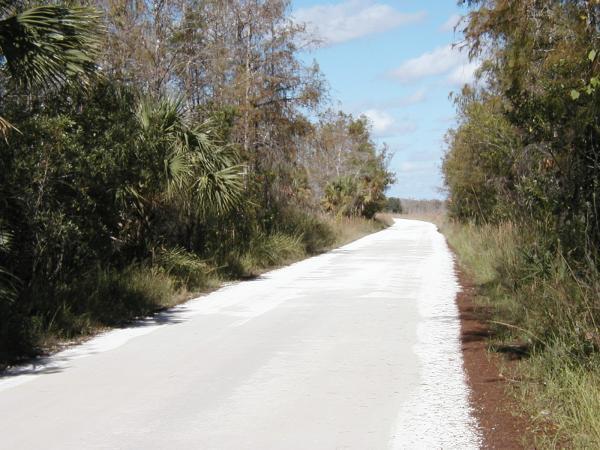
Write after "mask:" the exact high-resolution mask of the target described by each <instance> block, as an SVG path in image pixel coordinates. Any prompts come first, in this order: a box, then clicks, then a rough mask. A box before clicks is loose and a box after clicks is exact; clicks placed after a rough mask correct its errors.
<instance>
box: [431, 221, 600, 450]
mask: <svg viewBox="0 0 600 450" xmlns="http://www.w3.org/2000/svg"><path fill="white" fill-rule="evenodd" d="M438 225H439V226H440V229H441V231H442V232H443V233H444V234H445V235H446V237H447V239H448V242H449V244H450V245H451V246H452V248H453V249H454V250H455V252H456V254H457V258H458V262H459V264H460V266H461V268H462V269H463V270H464V271H465V273H466V274H467V275H468V276H469V277H470V278H471V279H472V280H473V281H474V282H475V284H476V286H477V293H478V294H477V298H476V301H477V303H478V304H479V306H480V307H481V309H482V311H483V310H485V312H486V316H488V317H489V321H490V327H491V330H492V336H493V338H492V340H491V342H490V348H491V349H493V350H494V349H495V350H498V351H503V352H506V351H509V352H510V351H513V350H514V351H516V350H518V351H519V352H520V353H519V355H520V356H521V359H520V360H519V362H518V363H517V364H516V365H515V366H513V367H511V369H510V370H511V371H512V372H514V373H511V374H510V377H511V379H512V380H513V381H514V382H513V383H511V384H510V386H511V388H510V391H511V393H512V394H513V395H514V396H515V397H516V398H517V399H518V400H519V402H520V404H522V405H523V413H525V414H527V415H529V416H530V417H531V418H532V420H533V423H534V425H536V426H537V427H536V428H537V430H536V432H534V433H533V436H531V437H530V439H531V440H532V441H531V442H528V443H527V444H528V445H529V446H534V447H535V448H565V447H568V448H582V449H584V448H585V449H587V448H600V413H599V412H600V334H599V332H600V330H599V329H598V325H597V324H598V323H599V318H600V317H599V313H600V300H599V299H600V278H599V277H598V273H597V270H596V264H595V263H594V262H593V261H592V260H591V259H590V260H589V261H588V263H587V264H581V265H580V266H579V267H573V266H572V265H570V264H569V263H568V262H567V260H566V259H565V258H564V257H563V255H562V254H561V253H560V251H557V252H556V253H555V254H551V253H548V252H547V251H542V250H541V249H540V248H539V247H538V246H537V245H536V239H534V238H535V237H536V235H535V234H534V233H536V231H535V230H526V229H522V228H519V227H517V226H515V225H514V224H511V223H504V224H500V225H474V224H460V223H455V222H452V221H449V220H441V221H439V222H438Z"/></svg>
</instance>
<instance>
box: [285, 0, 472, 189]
mask: <svg viewBox="0 0 600 450" xmlns="http://www.w3.org/2000/svg"><path fill="white" fill-rule="evenodd" d="M464 13H465V11H464V9H462V8H460V7H458V6H457V4H456V1H455V0H436V1H411V0H396V1H386V0H342V1H339V0H337V1H329V2H326V1H317V0H294V1H293V15H294V17H295V19H296V20H297V21H302V22H305V23H307V27H308V28H309V30H311V31H312V32H313V33H315V34H316V35H318V36H319V37H320V39H321V40H322V42H323V44H322V46H321V47H320V48H318V49H317V50H315V51H312V52H310V53H308V54H305V55H303V58H305V59H306V60H307V61H312V60H313V59H315V60H316V61H317V62H318V64H319V65H320V67H321V70H322V71H323V73H324V74H325V76H326V78H327V80H328V81H329V84H330V88H331V97H332V100H333V102H334V103H333V106H334V107H336V108H339V109H343V110H344V111H346V112H351V113H353V114H355V115H360V114H365V115H367V116H368V117H369V118H370V119H371V122H372V124H373V134H374V135H375V137H376V140H377V141H378V142H385V143H387V144H388V145H389V147H390V149H391V151H392V152H393V153H394V158H393V160H392V163H391V169H392V170H393V171H394V172H395V173H396V176H397V182H396V184H395V185H394V186H392V187H391V188H390V189H389V191H388V195H392V196H399V197H409V198H442V197H443V196H444V194H443V192H441V191H440V188H441V187H442V178H441V174H440V165H441V158H442V155H443V148H444V145H443V137H444V134H445V132H446V130H447V129H448V128H449V127H451V126H453V123H454V116H455V111H454V107H453V105H452V102H451V101H450V100H449V99H448V94H449V93H450V92H451V91H455V90H458V89H460V87H461V86H462V85H463V84H464V83H465V82H469V81H471V79H472V74H473V71H474V69H475V67H474V64H472V63H469V61H468V59H467V56H466V54H465V52H463V51H460V50H459V49H458V48H453V47H452V44H453V43H455V42H458V41H459V40H460V35H459V34H457V33H454V31H453V26H454V24H455V23H456V22H457V20H458V19H459V18H460V15H461V14H464Z"/></svg>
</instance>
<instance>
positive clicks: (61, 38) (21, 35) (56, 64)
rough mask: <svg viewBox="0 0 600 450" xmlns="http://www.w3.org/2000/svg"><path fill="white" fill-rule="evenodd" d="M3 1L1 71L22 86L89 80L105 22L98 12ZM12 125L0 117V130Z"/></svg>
mask: <svg viewBox="0 0 600 450" xmlns="http://www.w3.org/2000/svg"><path fill="white" fill-rule="evenodd" d="M21 4H22V2H19V1H15V0H12V1H11V0H0V70H2V71H3V72H5V73H6V74H7V77H8V80H9V81H10V82H11V83H14V84H15V85H16V86H17V87H19V88H21V89H25V90H27V89H32V88H37V89H40V88H41V89H46V88H49V87H56V86H60V85H62V84H64V83H65V82H67V81H68V80H77V81H79V82H83V83H85V82H86V81H87V79H88V77H89V75H91V74H93V73H95V72H96V70H97V65H96V63H95V61H96V58H97V56H98V54H99V50H100V39H99V37H100V32H101V28H102V27H101V22H100V16H99V14H98V12H97V11H95V10H93V9H89V8H83V7H66V6H58V5H44V6H36V7H32V8H27V9H22V8H20V6H21ZM10 128H14V127H13V126H12V125H11V124H10V123H9V122H8V121H7V120H6V119H4V118H2V117H0V133H1V134H3V135H4V136H5V137H6V134H7V132H8V130H9V129H10Z"/></svg>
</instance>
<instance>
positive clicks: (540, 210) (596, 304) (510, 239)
mask: <svg viewBox="0 0 600 450" xmlns="http://www.w3.org/2000/svg"><path fill="white" fill-rule="evenodd" d="M461 3H463V4H466V5H467V7H468V13H467V14H466V16H465V17H464V18H463V20H462V21H461V22H460V23H459V25H458V29H459V31H461V32H462V33H463V35H464V37H465V40H464V42H462V43H461V45H464V46H466V48H467V49H468V51H469V52H470V55H471V57H472V58H473V59H476V60H478V61H480V62H481V66H480V68H479V70H478V74H477V81H476V83H474V84H473V85H471V86H467V87H465V88H464V89H462V91H461V92H460V93H458V94H454V101H455V103H456V108H457V111H458V124H457V126H456V128H454V129H452V130H450V131H449V132H448V133H447V136H446V142H447V153H446V155H445V158H444V160H443V173H444V178H445V183H446V187H447V190H448V195H449V198H448V201H447V209H448V212H449V214H450V215H451V216H452V217H453V218H455V219H456V220H457V221H458V222H461V223H462V225H460V226H457V223H456V222H455V223H453V224H452V225H451V227H454V228H451V229H452V230H454V231H452V233H454V236H453V237H452V240H453V243H454V245H455V247H456V248H458V249H460V250H462V252H461V251H459V253H460V254H461V258H462V260H463V261H464V262H466V265H467V266H469V267H470V268H471V272H472V273H474V274H475V279H476V280H477V281H478V282H480V285H479V286H478V289H477V295H478V296H479V298H482V299H484V301H485V305H486V307H487V309H486V317H487V318H489V319H490V322H489V323H490V327H491V331H492V335H493V336H495V340H494V345H495V346H496V347H498V348H505V349H514V350H517V349H518V350H519V351H520V352H521V353H520V358H523V357H524V356H526V357H527V358H526V359H525V360H523V361H522V362H521V364H519V365H518V367H517V368H516V369H515V370H514V374H512V375H511V377H512V378H513V379H514V380H515V382H514V383H511V384H512V386H513V388H514V389H515V390H516V391H517V392H518V393H519V395H521V398H522V399H524V402H523V408H524V409H525V413H526V414H528V417H533V419H532V420H533V421H534V422H535V424H537V425H539V426H540V429H542V430H544V432H543V433H540V434H539V436H536V437H535V439H537V441H536V443H535V444H532V446H535V447H536V448H550V447H555V446H556V445H557V443H559V444H558V445H560V446H567V447H571V446H572V447H573V448H595V447H597V446H598V445H599V443H600V432H599V430H600V428H599V427H598V414H597V411H598V408H599V407H600V402H599V399H598V398H597V397H594V396H590V395H589V393H590V392H592V391H596V390H597V386H598V383H599V382H600V359H599V355H600V332H599V328H598V324H599V323H600V301H599V298H600V276H599V269H600V254H599V252H598V249H599V248H600V203H599V200H600V198H599V196H600V55H598V52H599V51H600V3H599V2H598V1H588V0H561V1H558V0H547V1H538V0H519V1H515V0H473V1H463V2H461ZM456 230H458V231H456ZM506 343H508V346H507V345H506ZM539 411H545V415H544V417H541V414H539ZM528 445H529V444H528Z"/></svg>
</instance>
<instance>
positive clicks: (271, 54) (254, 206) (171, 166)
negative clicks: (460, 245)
mask: <svg viewBox="0 0 600 450" xmlns="http://www.w3.org/2000/svg"><path fill="white" fill-rule="evenodd" d="M313 45H314V42H313V39H312V37H311V36H309V35H308V34H307V33H306V32H305V28H304V26H303V25H302V24H298V23H295V22H293V21H292V20H291V19H290V3H289V1H287V0H236V1H222V0H203V1H197V0H174V1H168V2H167V1H161V0H152V1H139V2H129V1H124V0H98V1H94V2H68V3H57V2H48V3H47V4H43V5H40V2H28V1H5V2H0V54H1V55H2V69H3V70H2V72H1V73H0V95H1V97H2V102H1V104H0V133H1V134H2V136H1V139H0V165H1V167H2V170H1V171H0V354H1V355H2V359H6V358H8V357H10V355H14V354H23V353H27V352H35V351H36V346H37V345H38V344H39V342H40V339H39V337H40V336H44V335H47V334H48V333H50V334H53V335H56V336H59V337H63V338H64V337H70V336H74V335H77V334H79V333H82V332H85V331H86V330H87V329H89V328H92V327H94V326H98V325H100V326H102V325H110V324H114V323H119V321H122V320H124V319H126V318H130V317H132V316H135V315H137V314H141V313H145V312H147V311H149V310H151V309H152V308H153V307H154V308H155V307H156V303H157V302H155V301H154V300H153V299H152V298H150V297H152V295H150V294H149V293H148V292H147V291H148V289H147V288H146V289H145V288H144V286H153V287H155V292H157V293H160V292H163V291H165V289H167V287H169V286H170V287H177V286H182V285H183V286H186V287H189V288H190V289H192V288H194V287H196V285H201V284H202V283H203V282H205V281H206V276H207V274H209V273H218V274H219V276H243V275H245V274H247V272H248V267H247V265H248V264H250V261H253V262H254V263H257V261H258V260H261V261H262V260H264V261H271V262H272V263H277V261H278V258H277V257H275V256H273V255H274V254H275V253H277V252H280V253H281V252H283V253H285V254H289V255H292V254H296V253H297V252H298V251H301V252H305V253H314V252H318V251H321V250H322V249H323V248H326V247H327V245H330V244H331V242H332V239H333V237H332V234H333V231H332V230H331V227H330V226H328V225H327V223H326V222H324V221H323V220H322V219H320V215H321V214H323V213H330V214H331V215H333V216H348V217H365V218H371V217H372V216H373V215H374V214H375V212H377V211H379V210H381V209H382V208H384V206H385V204H386V198H385V189H386V188H387V187H388V186H389V185H390V184H391V183H392V182H393V176H392V174H391V173H390V172H389V171H388V169H387V164H388V160H389V152H388V151H387V150H386V149H385V148H380V147H378V146H377V145H376V144H375V143H374V141H373V139H372V138H371V135H370V125H369V123H368V121H367V119H366V118H365V117H353V116H351V115H349V114H346V113H343V112H337V111H333V110H330V109H328V107H327V105H328V92H327V83H326V80H325V79H324V77H323V74H322V73H321V72H320V70H319V68H318V66H317V65H316V63H315V64H305V63H303V62H302V60H301V58H300V56H299V55H300V52H302V51H304V50H306V49H307V48H310V47H311V46H313ZM286 249H287V250H286ZM298 249H300V250H298ZM286 252H287V253H286ZM264 261H263V262H264ZM258 262H259V263H260V261H258ZM265 264H267V265H268V262H267V263H265ZM169 289H170V288H169ZM169 289H167V291H169V293H172V292H171V290H169ZM165 292H166V291H165ZM156 295H158V294H156ZM165 295H166V294H165Z"/></svg>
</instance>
